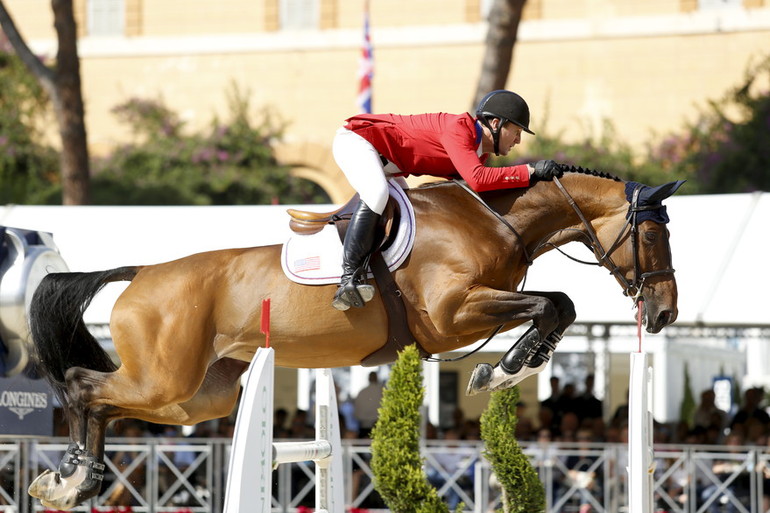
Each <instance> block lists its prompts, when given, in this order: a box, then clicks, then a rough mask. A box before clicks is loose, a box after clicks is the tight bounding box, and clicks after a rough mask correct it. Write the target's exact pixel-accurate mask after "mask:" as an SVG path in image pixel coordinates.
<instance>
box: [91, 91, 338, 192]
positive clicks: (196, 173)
mask: <svg viewBox="0 0 770 513" xmlns="http://www.w3.org/2000/svg"><path fill="white" fill-rule="evenodd" d="M229 106H230V112H229V116H228V118H227V119H226V120H224V121H220V120H219V119H214V120H213V121H212V123H211V126H210V127H209V129H208V130H206V131H205V132H204V133H196V134H191V135H186V134H185V126H184V123H183V122H182V121H181V120H180V118H179V116H178V115H176V114H175V113H174V112H173V111H171V110H170V109H169V108H168V107H166V106H165V105H163V104H162V103H161V102H156V101H149V100H140V99H132V100H129V101H128V102H126V103H124V104H122V105H119V106H118V107H116V108H115V109H114V113H115V114H116V115H117V116H118V118H119V119H120V120H121V121H123V122H125V123H127V124H128V125H129V126H130V127H131V130H132V132H133V134H134V137H135V141H134V142H133V143H132V144H129V145H126V146H124V147H122V148H120V149H118V150H117V151H115V152H114V153H113V154H112V155H110V156H108V157H107V158H105V159H103V160H101V161H99V162H97V163H96V165H95V166H94V169H95V173H94V177H93V182H92V183H93V186H92V198H93V199H92V201H93V203H94V204H104V205H110V204H112V205H118V204H122V205H152V204H164V205H243V204H248V205H253V204H265V203H268V204H269V203H279V202H280V203H325V202H329V198H328V196H327V195H326V193H325V192H324V191H323V190H322V189H321V188H320V187H319V186H318V185H316V184H314V183H312V182H309V181H307V180H303V179H300V178H295V177H292V176H290V175H289V172H288V168H286V167H285V166H281V165H279V164H278V163H277V161H276V160H275V157H274V156H273V149H272V146H271V144H272V141H274V140H275V139H277V138H278V137H279V136H280V135H281V128H280V127H278V126H277V124H276V123H275V122H274V121H273V120H272V119H271V117H270V115H269V113H267V112H262V113H260V114H259V115H258V116H257V117H256V119H254V116H253V115H252V114H251V108H250V105H249V102H248V99H247V97H246V96H245V95H244V94H242V93H241V92H240V91H238V90H237V89H236V88H233V90H232V91H231V93H230V95H229Z"/></svg>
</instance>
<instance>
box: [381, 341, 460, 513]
mask: <svg viewBox="0 0 770 513" xmlns="http://www.w3.org/2000/svg"><path fill="white" fill-rule="evenodd" d="M424 393H425V391H424V389H423V386H422V367H421V363H420V356H419V353H418V352H417V348H416V347H415V346H414V345H412V346H409V347H407V348H405V349H404V350H403V351H402V352H401V353H400V354H399V358H398V361H397V362H396V363H395V364H394V365H393V368H392V369H391V374H390V378H389V380H388V384H387V386H386V387H385V390H384V391H383V395H382V402H381V403H380V409H379V412H378V419H377V423H376V424H375V426H374V428H373V430H372V462H371V468H372V473H373V474H374V487H375V489H376V490H377V492H379V494H380V495H381V496H382V498H383V500H384V501H385V504H386V505H387V506H388V508H390V510H391V511H393V512H394V513H440V512H448V511H449V508H448V507H447V505H446V504H445V503H444V502H443V501H442V500H441V498H439V496H438V493H437V492H436V489H435V488H434V487H432V486H431V485H430V483H429V482H428V478H427V476H426V475H425V471H424V470H423V460H422V458H421V457H420V444H419V442H420V405H421V404H422V400H423V396H424Z"/></svg>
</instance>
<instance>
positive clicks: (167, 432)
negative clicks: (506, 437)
mask: <svg viewBox="0 0 770 513" xmlns="http://www.w3.org/2000/svg"><path fill="white" fill-rule="evenodd" d="M550 385H551V393H550V396H549V397H548V398H547V399H545V400H543V401H541V402H540V403H539V404H538V405H537V406H536V411H532V410H533V408H532V407H530V406H529V405H527V404H525V403H523V402H520V403H519V404H518V405H517V418H518V425H517V429H516V439H517V440H518V441H519V442H522V444H524V445H527V444H528V443H534V442H537V443H539V444H538V445H540V444H542V445H543V446H545V445H548V444H549V443H550V442H565V443H598V444H601V443H621V444H623V443H627V441H628V414H629V412H628V404H627V403H626V404H622V405H620V406H619V407H617V408H616V409H615V410H614V411H613V412H612V414H611V415H608V416H606V415H605V411H604V405H603V403H602V401H601V400H600V399H598V398H597V397H596V396H595V395H594V377H593V376H592V375H589V376H587V377H586V379H585V381H584V383H582V386H581V387H580V389H578V388H577V386H576V385H575V384H574V383H566V384H564V385H563V386H562V384H561V381H560V380H559V378H557V377H552V378H551V381H550ZM382 392H383V386H382V384H381V383H380V382H379V380H378V377H377V374H376V373H374V372H372V373H371V374H370V376H369V384H368V385H367V386H366V387H365V388H364V389H362V390H361V391H360V392H359V393H358V394H357V396H356V397H355V398H345V399H344V400H342V401H339V410H340V426H341V432H342V436H343V438H348V439H367V438H369V437H370V435H371V429H372V426H373V425H374V423H375V422H376V420H377V408H378V407H379V404H380V399H381V397H382ZM763 401H764V390H762V389H760V388H749V389H747V390H746V391H745V392H744V395H743V400H742V403H741V404H740V406H739V407H736V408H735V409H734V411H732V412H726V411H723V410H720V409H719V408H718V407H717V406H716V404H715V394H714V392H713V390H710V389H707V390H703V391H702V392H701V393H700V400H699V404H698V405H697V409H696V410H695V413H694V416H693V419H692V424H689V425H688V424H687V423H685V422H680V423H674V424H662V423H657V422H656V423H654V434H653V437H654V441H655V443H656V444H687V445H719V446H729V447H744V446H760V447H768V448H770V416H769V415H768V413H767V412H766V410H765V408H764V406H763ZM273 418H274V426H273V436H274V438H276V439H280V438H289V439H290V438H303V439H308V438H314V437H315V431H314V426H313V419H312V414H311V413H309V412H308V411H306V410H301V409H297V410H295V411H293V412H289V411H288V410H286V409H283V408H278V409H276V410H275V412H274V417H273ZM56 426H57V427H59V428H60V430H61V431H60V432H57V434H58V435H62V436H63V435H66V425H65V424H64V423H63V422H56ZM234 426H235V412H234V413H233V414H232V415H231V416H230V417H225V418H222V419H218V420H215V421H210V422H203V423H200V424H198V425H196V426H194V428H192V430H191V431H188V432H186V433H183V432H182V430H181V427H180V426H165V425H157V424H150V423H145V422H141V421H137V420H132V419H124V420H120V421H117V422H115V423H113V424H112V425H111V426H110V429H109V432H108V436H109V437H129V438H138V437H146V436H154V437H164V438H180V437H185V436H186V437H189V438H191V439H193V438H210V437H221V438H230V437H232V435H233V430H234ZM480 428H481V426H480V421H479V419H477V418H476V419H469V418H465V416H464V414H463V412H462V410H460V409H456V410H455V412H454V415H453V416H452V419H451V421H449V422H447V423H445V425H442V426H433V425H431V424H428V425H427V426H426V431H425V436H426V438H429V439H436V440H445V441H447V443H450V442H451V443H455V441H457V442H459V441H462V440H467V441H478V440H480V438H481V436H480V435H481V429H480ZM444 452H445V453H446V456H447V458H449V459H452V458H451V451H444ZM533 454H534V453H533ZM109 456H110V458H111V460H112V461H113V462H114V463H116V464H117V465H118V466H119V467H123V468H125V467H126V466H127V465H129V464H130V463H131V461H132V457H133V455H132V454H131V452H130V451H127V452H126V451H119V452H117V453H112V454H110V455H109ZM195 456H196V454H195V453H194V452H190V453H188V452H184V451H182V452H178V453H175V455H174V458H175V464H177V465H179V467H180V468H184V467H185V466H186V465H191V464H192V463H193V460H194V458H195ZM442 458H443V456H442V457H439V458H437V459H436V462H437V463H438V464H439V465H441V466H443V467H444V468H451V467H452V466H457V465H460V464H461V463H462V462H460V461H454V460H456V459H457V458H454V460H452V461H448V460H447V461H444V460H443V459H442ZM439 460H441V461H439ZM593 461H594V460H592V459H591V458H584V459H583V460H580V459H579V458H575V459H573V461H565V462H564V463H565V465H566V467H567V468H569V469H570V472H573V471H574V474H573V475H566V474H565V476H564V479H567V480H570V479H571V480H573V481H574V480H575V479H585V480H586V483H585V485H586V486H592V487H600V486H601V482H600V480H599V479H596V476H593V474H592V477H589V478H586V477H585V476H584V474H585V470H586V468H588V467H589V466H590V465H591V464H592V462H593ZM735 465H736V463H735V462H734V461H733V462H731V461H715V462H714V465H713V468H712V471H713V473H714V475H716V476H724V477H727V476H729V475H730V474H731V473H734V472H735V469H736V467H735ZM745 470H746V472H744V474H745V475H739V476H738V477H736V478H734V479H732V481H731V487H730V490H731V491H732V492H733V493H734V494H735V496H736V497H745V496H748V493H749V491H748V490H749V487H750V483H749V478H748V477H747V474H748V471H750V470H757V471H762V472H764V474H765V475H764V479H765V480H766V483H765V484H766V485H767V486H764V487H763V488H764V490H765V493H767V490H770V470H767V469H745ZM139 471H140V470H137V472H139ZM660 471H661V469H658V473H659V472H660ZM467 474H468V475H467V476H466V481H467V480H468V479H470V478H471V477H472V476H471V472H470V471H469V472H468V473H467ZM137 477H139V476H137ZM429 477H430V476H429ZM364 478H365V476H364ZM431 479H432V481H434V484H435V485H437V486H439V487H440V486H441V485H442V482H443V481H442V479H441V478H440V476H438V477H437V474H435V473H434V474H433V477H432V478H431ZM704 481H705V483H704V484H703V486H700V487H699V489H698V494H699V495H700V497H699V500H700V501H706V500H707V499H708V497H709V496H710V494H713V493H723V492H719V490H716V488H717V486H716V485H714V484H713V483H711V484H710V485H709V483H708V479H706V480H704ZM353 486H354V487H355V488H356V489H357V488H359V487H360V484H356V483H353ZM560 486H564V484H563V483H561V482H560V483H556V485H555V486H554V493H558V490H559V487H560ZM677 486H679V487H680V488H681V490H679V491H677V490H676V487H677ZM598 490H599V489H598V488H597V490H596V491H597V493H598ZM671 494H672V496H680V499H679V500H682V501H684V500H686V495H687V483H686V482H684V481H681V480H680V481H677V480H676V477H675V476H674V477H673V478H672V490H671ZM457 500H459V499H458V498H457V497H454V501H455V502H456V501H457ZM741 500H743V499H741ZM115 502H116V503H120V502H121V501H120V498H119V497H116V501H115ZM722 502H724V501H721V502H720V501H714V507H713V508H712V509H710V510H708V511H709V513H711V512H722V511H732V510H730V509H729V508H726V509H724V510H723V509H719V508H721V507H723V505H722ZM728 506H729V505H728ZM764 508H765V509H764V510H763V511H767V510H768V509H769V508H770V496H768V497H765V504H764Z"/></svg>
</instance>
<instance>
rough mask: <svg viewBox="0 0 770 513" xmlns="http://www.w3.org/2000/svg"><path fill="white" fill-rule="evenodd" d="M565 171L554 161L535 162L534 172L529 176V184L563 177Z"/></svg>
mask: <svg viewBox="0 0 770 513" xmlns="http://www.w3.org/2000/svg"><path fill="white" fill-rule="evenodd" d="M562 174H563V171H562V170H561V168H560V167H559V165H558V164H557V163H556V162H554V161H553V160H539V161H537V162H535V166H534V168H533V170H532V172H531V173H530V174H529V183H531V184H532V183H535V182H539V181H541V180H553V178H554V177H557V178H558V177H561V175H562Z"/></svg>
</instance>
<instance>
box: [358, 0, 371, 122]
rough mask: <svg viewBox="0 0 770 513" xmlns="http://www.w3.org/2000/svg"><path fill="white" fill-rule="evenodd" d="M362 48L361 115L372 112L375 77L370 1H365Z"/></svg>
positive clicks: (360, 63)
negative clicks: (373, 79) (370, 26)
mask: <svg viewBox="0 0 770 513" xmlns="http://www.w3.org/2000/svg"><path fill="white" fill-rule="evenodd" d="M363 43H364V44H363V46H362V48H361V50H362V51H361V60H360V62H359V67H358V80H359V83H358V101H357V103H358V109H359V111H360V112H361V113H366V114H369V113H371V112H372V77H373V76H374V58H373V56H372V39H371V37H370V35H369V0H364V42H363Z"/></svg>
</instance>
